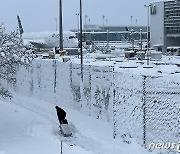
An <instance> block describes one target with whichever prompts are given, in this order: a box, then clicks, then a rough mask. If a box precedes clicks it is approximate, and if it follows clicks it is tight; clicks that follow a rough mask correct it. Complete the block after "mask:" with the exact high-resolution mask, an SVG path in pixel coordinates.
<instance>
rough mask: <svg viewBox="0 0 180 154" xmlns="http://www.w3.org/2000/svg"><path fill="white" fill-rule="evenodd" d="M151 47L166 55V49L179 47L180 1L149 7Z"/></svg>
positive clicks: (155, 3) (156, 3)
mask: <svg viewBox="0 0 180 154" xmlns="http://www.w3.org/2000/svg"><path fill="white" fill-rule="evenodd" d="M150 33H151V37H150V38H151V39H150V41H151V46H152V47H153V48H155V49H156V50H158V51H162V52H163V53H166V51H167V47H171V46H174V47H178V46H179V47H180V0H168V1H160V2H154V3H151V5H150Z"/></svg>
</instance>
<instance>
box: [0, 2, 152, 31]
mask: <svg viewBox="0 0 180 154" xmlns="http://www.w3.org/2000/svg"><path fill="white" fill-rule="evenodd" d="M153 1H154V0H82V3H83V22H85V20H84V19H85V15H87V16H88V18H87V23H89V19H90V24H99V25H102V23H103V18H102V16H103V15H104V16H105V19H107V20H108V25H130V24H131V16H133V22H132V23H133V24H134V25H135V24H136V20H137V25H146V23H147V8H145V7H144V4H149V3H150V2H153ZM62 3H63V26H64V27H63V29H64V30H70V29H73V28H77V16H76V15H75V14H76V13H78V12H79V0H62ZM58 9H59V0H29V1H28V0H0V22H4V23H5V26H6V27H7V29H8V30H14V29H16V27H17V19H16V16H17V15H19V16H20V17H21V20H22V24H23V28H24V30H25V32H36V31H55V29H56V22H55V18H57V19H58ZM105 25H107V23H106V22H105Z"/></svg>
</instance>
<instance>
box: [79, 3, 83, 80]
mask: <svg viewBox="0 0 180 154" xmlns="http://www.w3.org/2000/svg"><path fill="white" fill-rule="evenodd" d="M79 12H80V52H81V79H82V81H83V53H82V52H83V51H82V0H80V11H79Z"/></svg>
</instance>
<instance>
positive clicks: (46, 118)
mask: <svg viewBox="0 0 180 154" xmlns="http://www.w3.org/2000/svg"><path fill="white" fill-rule="evenodd" d="M55 105H59V106H61V104H54V103H53V102H44V101H41V100H38V99H35V98H31V97H25V96H23V95H20V94H14V97H13V99H12V100H9V101H8V100H3V99H1V100H0V154H60V153H61V150H60V149H61V148H60V145H61V140H62V151H63V152H62V153H63V154H150V153H151V154H154V152H148V150H145V149H144V148H143V147H141V146H140V145H139V144H137V143H136V142H135V141H133V140H132V143H131V144H127V143H124V142H123V141H122V140H121V139H116V140H114V139H113V136H112V126H111V124H110V123H108V122H103V121H100V120H97V119H93V118H92V117H88V116H85V115H83V114H81V113H80V112H78V111H76V110H73V109H67V108H64V109H65V111H66V112H67V119H68V121H69V125H70V129H71V131H72V132H73V136H72V137H68V138H65V137H63V136H62V135H60V133H59V127H58V120H57V117H56V112H55V108H54V107H55Z"/></svg>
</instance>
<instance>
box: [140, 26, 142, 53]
mask: <svg viewBox="0 0 180 154" xmlns="http://www.w3.org/2000/svg"><path fill="white" fill-rule="evenodd" d="M140 48H141V51H142V29H140Z"/></svg>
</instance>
